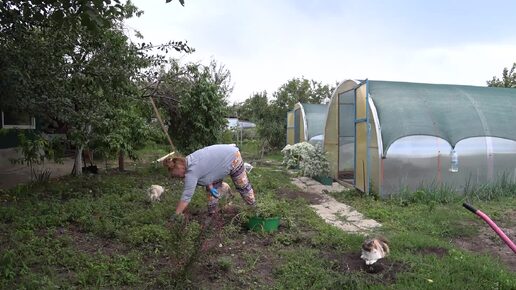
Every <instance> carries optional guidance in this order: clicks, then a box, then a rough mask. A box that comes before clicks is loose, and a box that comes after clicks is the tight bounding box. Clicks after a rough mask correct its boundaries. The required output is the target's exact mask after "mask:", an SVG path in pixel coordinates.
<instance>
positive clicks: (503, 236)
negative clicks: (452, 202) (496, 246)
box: [462, 203, 516, 254]
mask: <svg viewBox="0 0 516 290" xmlns="http://www.w3.org/2000/svg"><path fill="white" fill-rule="evenodd" d="M462 206H464V207H465V208H467V209H468V210H469V211H471V212H472V213H474V214H476V215H478V216H479V217H481V218H482V219H483V220H484V221H485V222H486V223H487V224H488V225H489V226H490V227H491V228H492V229H493V230H494V231H495V232H496V233H497V234H498V235H499V236H500V238H502V240H503V241H504V242H505V243H506V244H507V246H508V247H509V248H511V250H512V251H513V252H514V253H515V254H516V245H515V244H514V243H513V242H512V241H511V240H510V239H509V238H508V237H507V235H506V234H505V233H504V232H503V231H502V230H501V229H500V228H499V227H498V226H497V225H496V224H495V223H494V222H493V221H492V220H491V219H490V218H489V217H488V216H487V215H486V214H485V213H483V212H482V211H480V210H478V209H476V208H474V207H472V206H471V205H469V204H467V203H463V204H462Z"/></svg>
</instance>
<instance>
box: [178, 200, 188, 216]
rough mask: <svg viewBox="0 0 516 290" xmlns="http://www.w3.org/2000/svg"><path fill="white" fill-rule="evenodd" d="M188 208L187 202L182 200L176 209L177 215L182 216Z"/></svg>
mask: <svg viewBox="0 0 516 290" xmlns="http://www.w3.org/2000/svg"><path fill="white" fill-rule="evenodd" d="M187 206H188V202H187V201H184V200H180V201H179V203H178V204H177V207H176V214H182V213H183V211H184V210H185V208H186V207H187Z"/></svg>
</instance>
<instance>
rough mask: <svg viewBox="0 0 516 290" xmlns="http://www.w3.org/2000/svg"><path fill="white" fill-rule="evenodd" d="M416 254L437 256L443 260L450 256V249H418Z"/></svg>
mask: <svg viewBox="0 0 516 290" xmlns="http://www.w3.org/2000/svg"><path fill="white" fill-rule="evenodd" d="M416 253H417V254H421V255H435V256H437V257H438V258H442V257H444V256H446V255H447V254H448V249H445V248H441V247H426V248H420V249H417V250H416Z"/></svg>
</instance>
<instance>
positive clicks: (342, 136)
mask: <svg viewBox="0 0 516 290" xmlns="http://www.w3.org/2000/svg"><path fill="white" fill-rule="evenodd" d="M515 112H516V89H512V88H511V89H506V88H489V87H475V86H461V85H437V84H421V83H404V82H387V81H368V80H366V81H354V80H347V81H344V82H342V83H341V84H340V85H339V86H338V87H337V89H336V90H335V91H334V93H333V95H332V99H331V101H330V104H329V108H328V114H327V119H326V125H325V130H324V132H325V133H324V149H325V151H326V152H327V154H328V159H329V161H330V175H331V176H332V177H333V178H335V179H339V180H343V181H346V182H349V183H351V184H353V185H354V186H355V187H356V188H357V189H359V190H361V191H364V192H369V191H374V192H377V193H379V194H380V195H382V196H385V195H389V194H392V193H396V192H399V191H401V190H405V189H408V190H415V189H417V188H418V187H430V186H447V187H449V188H453V189H455V190H458V191H461V190H464V188H465V187H466V186H474V185H477V184H486V183H490V182H496V181H497V180H499V179H500V178H504V180H505V181H510V182H516V114H515Z"/></svg>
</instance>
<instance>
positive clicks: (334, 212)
mask: <svg viewBox="0 0 516 290" xmlns="http://www.w3.org/2000/svg"><path fill="white" fill-rule="evenodd" d="M292 183H293V184H295V185H296V186H297V187H299V188H300V189H301V190H303V191H306V192H309V193H313V194H317V195H320V197H321V199H320V202H316V203H312V204H311V205H310V206H311V207H312V208H313V209H315V211H316V212H317V214H318V215H319V216H320V217H321V218H323V219H324V220H325V221H326V222H327V223H329V224H331V225H334V226H336V227H338V228H340V229H342V230H343V231H345V232H348V233H355V234H367V233H368V232H370V231H371V230H373V229H375V228H377V227H380V226H381V224H380V223H378V222H377V221H375V220H372V219H366V218H365V217H364V215H362V214H361V213H359V212H358V211H356V210H355V209H353V208H352V207H350V206H348V205H346V204H343V203H341V202H338V201H337V200H335V198H333V197H331V196H330V195H328V194H326V192H342V191H346V190H350V188H346V187H344V186H342V185H340V184H339V183H337V182H334V183H333V184H332V185H331V186H326V185H322V184H320V183H319V182H317V181H315V180H313V179H311V178H308V177H298V178H292Z"/></svg>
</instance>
